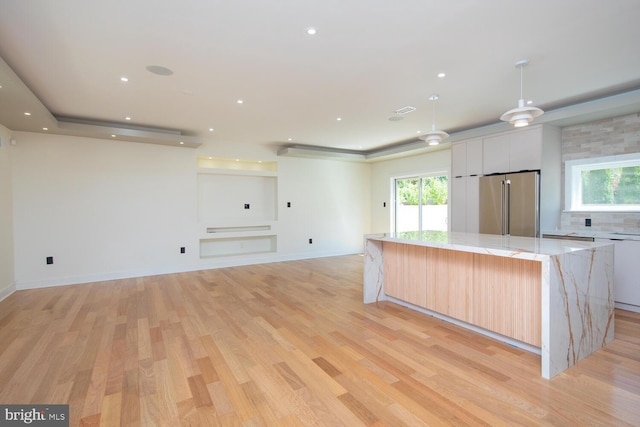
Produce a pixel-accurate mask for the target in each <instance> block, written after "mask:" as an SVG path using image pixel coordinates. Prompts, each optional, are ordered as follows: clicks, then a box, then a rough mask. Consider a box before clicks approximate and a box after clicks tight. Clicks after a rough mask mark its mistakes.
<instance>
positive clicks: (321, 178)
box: [278, 157, 371, 254]
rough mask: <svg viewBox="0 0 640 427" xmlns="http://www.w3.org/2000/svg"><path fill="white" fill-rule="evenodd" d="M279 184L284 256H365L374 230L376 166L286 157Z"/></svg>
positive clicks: (281, 164) (280, 162) (280, 246)
mask: <svg viewBox="0 0 640 427" xmlns="http://www.w3.org/2000/svg"><path fill="white" fill-rule="evenodd" d="M278 180H279V189H278V191H279V194H278V199H279V207H278V215H279V223H280V224H279V227H280V234H279V236H281V237H282V238H281V239H279V241H278V250H279V251H280V252H282V253H287V254H294V253H298V254H302V253H305V254H309V253H312V252H316V253H320V254H332V253H334V252H335V251H336V250H337V249H338V250H340V251H341V252H343V253H357V252H360V251H362V245H363V235H364V234H367V233H368V232H369V228H370V221H369V212H370V197H369V194H370V192H371V187H370V185H371V184H370V165H368V164H364V163H352V162H346V161H335V160H318V159H305V158H291V157H281V158H279V159H278ZM287 202H291V207H290V208H287V207H286V206H287ZM309 239H313V244H311V245H310V244H309V243H308V242H309Z"/></svg>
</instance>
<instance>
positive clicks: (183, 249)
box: [180, 246, 187, 254]
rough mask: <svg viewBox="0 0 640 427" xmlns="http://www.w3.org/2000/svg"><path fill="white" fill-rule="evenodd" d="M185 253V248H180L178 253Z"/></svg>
mask: <svg viewBox="0 0 640 427" xmlns="http://www.w3.org/2000/svg"><path fill="white" fill-rule="evenodd" d="M186 251H187V248H185V247H184V246H181V247H180V253H181V254H183V253H185V252H186Z"/></svg>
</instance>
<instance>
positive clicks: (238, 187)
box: [198, 173, 278, 225]
mask: <svg viewBox="0 0 640 427" xmlns="http://www.w3.org/2000/svg"><path fill="white" fill-rule="evenodd" d="M277 188H278V178H277V177H276V176H264V175H246V174H224V173H198V219H199V221H200V222H201V223H205V224H212V225H215V224H216V223H218V222H220V221H223V222H225V223H226V222H229V221H234V222H236V223H238V224H243V223H246V222H247V221H249V222H250V223H252V224H253V223H255V222H256V221H274V220H276V219H277Z"/></svg>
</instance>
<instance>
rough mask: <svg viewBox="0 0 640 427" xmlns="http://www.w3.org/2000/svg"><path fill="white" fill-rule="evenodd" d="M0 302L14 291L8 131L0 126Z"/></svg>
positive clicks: (11, 148) (10, 151)
mask: <svg viewBox="0 0 640 427" xmlns="http://www.w3.org/2000/svg"><path fill="white" fill-rule="evenodd" d="M0 138H2V146H0V300H2V299H4V298H5V297H7V296H8V295H10V294H11V293H12V292H13V291H14V290H15V270H14V264H13V260H14V257H13V244H14V242H13V202H12V196H11V194H12V189H11V184H12V180H11V154H12V151H13V146H12V145H11V144H10V143H9V140H10V138H11V133H10V132H9V129H7V128H5V127H4V126H2V125H0Z"/></svg>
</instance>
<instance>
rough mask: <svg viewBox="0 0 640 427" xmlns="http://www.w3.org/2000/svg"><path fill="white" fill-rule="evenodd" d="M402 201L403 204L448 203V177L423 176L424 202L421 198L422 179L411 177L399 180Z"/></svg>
mask: <svg viewBox="0 0 640 427" xmlns="http://www.w3.org/2000/svg"><path fill="white" fill-rule="evenodd" d="M397 191H398V198H399V200H400V203H401V204H403V205H418V204H422V205H446V204H447V177H446V176H444V175H443V176H432V177H427V178H422V203H418V202H419V198H420V179H419V178H411V179H403V180H398V181H397Z"/></svg>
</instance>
